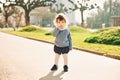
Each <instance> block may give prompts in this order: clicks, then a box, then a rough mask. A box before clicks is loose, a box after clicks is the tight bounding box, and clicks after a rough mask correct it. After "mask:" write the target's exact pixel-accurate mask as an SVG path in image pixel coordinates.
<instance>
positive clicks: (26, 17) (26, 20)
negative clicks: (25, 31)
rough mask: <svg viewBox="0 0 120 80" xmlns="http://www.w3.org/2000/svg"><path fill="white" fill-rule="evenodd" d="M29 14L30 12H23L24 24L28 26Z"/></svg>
mask: <svg viewBox="0 0 120 80" xmlns="http://www.w3.org/2000/svg"><path fill="white" fill-rule="evenodd" d="M29 13H30V11H28V10H25V22H26V25H29V24H30V16H29Z"/></svg>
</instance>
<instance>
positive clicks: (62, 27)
mask: <svg viewBox="0 0 120 80" xmlns="http://www.w3.org/2000/svg"><path fill="white" fill-rule="evenodd" d="M56 23H57V26H58V28H59V29H64V27H65V25H66V21H65V20H59V19H58V20H57V22H56Z"/></svg>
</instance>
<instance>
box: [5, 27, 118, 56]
mask: <svg viewBox="0 0 120 80" xmlns="http://www.w3.org/2000/svg"><path fill="white" fill-rule="evenodd" d="M40 29H41V30H42V31H41V30H37V31H31V32H26V31H22V32H21V31H7V33H10V34H15V35H19V36H24V37H30V38H35V39H40V40H45V41H50V42H54V37H53V36H52V35H51V32H49V31H47V30H43V29H42V28H40ZM69 30H70V32H71V36H72V41H73V46H75V47H77V48H84V49H88V50H92V51H99V52H103V53H106V54H115V55H120V46H119V45H117V46H116V45H106V44H98V43H97V44H96V43H86V42H84V40H85V39H86V38H87V37H89V36H91V35H94V34H93V33H91V32H89V31H87V30H86V29H83V28H81V27H70V28H69Z"/></svg>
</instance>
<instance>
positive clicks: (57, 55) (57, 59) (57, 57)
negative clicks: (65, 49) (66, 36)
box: [55, 53, 60, 65]
mask: <svg viewBox="0 0 120 80" xmlns="http://www.w3.org/2000/svg"><path fill="white" fill-rule="evenodd" d="M59 58H60V55H59V54H57V53H56V54H55V65H58V61H59Z"/></svg>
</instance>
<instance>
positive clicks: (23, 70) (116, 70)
mask: <svg viewBox="0 0 120 80" xmlns="http://www.w3.org/2000/svg"><path fill="white" fill-rule="evenodd" d="M68 58H69V71H68V72H66V73H64V72H62V71H63V59H62V57H60V61H59V69H58V70H57V71H55V72H51V71H50V68H51V67H52V65H53V62H54V52H53V45H52V44H48V43H43V42H39V41H34V40H29V39H26V38H22V37H17V36H13V35H10V34H6V33H2V32H0V80H120V60H116V59H112V58H108V57H104V56H99V55H95V54H91V53H88V52H83V51H79V50H72V51H70V53H69V56H68Z"/></svg>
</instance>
